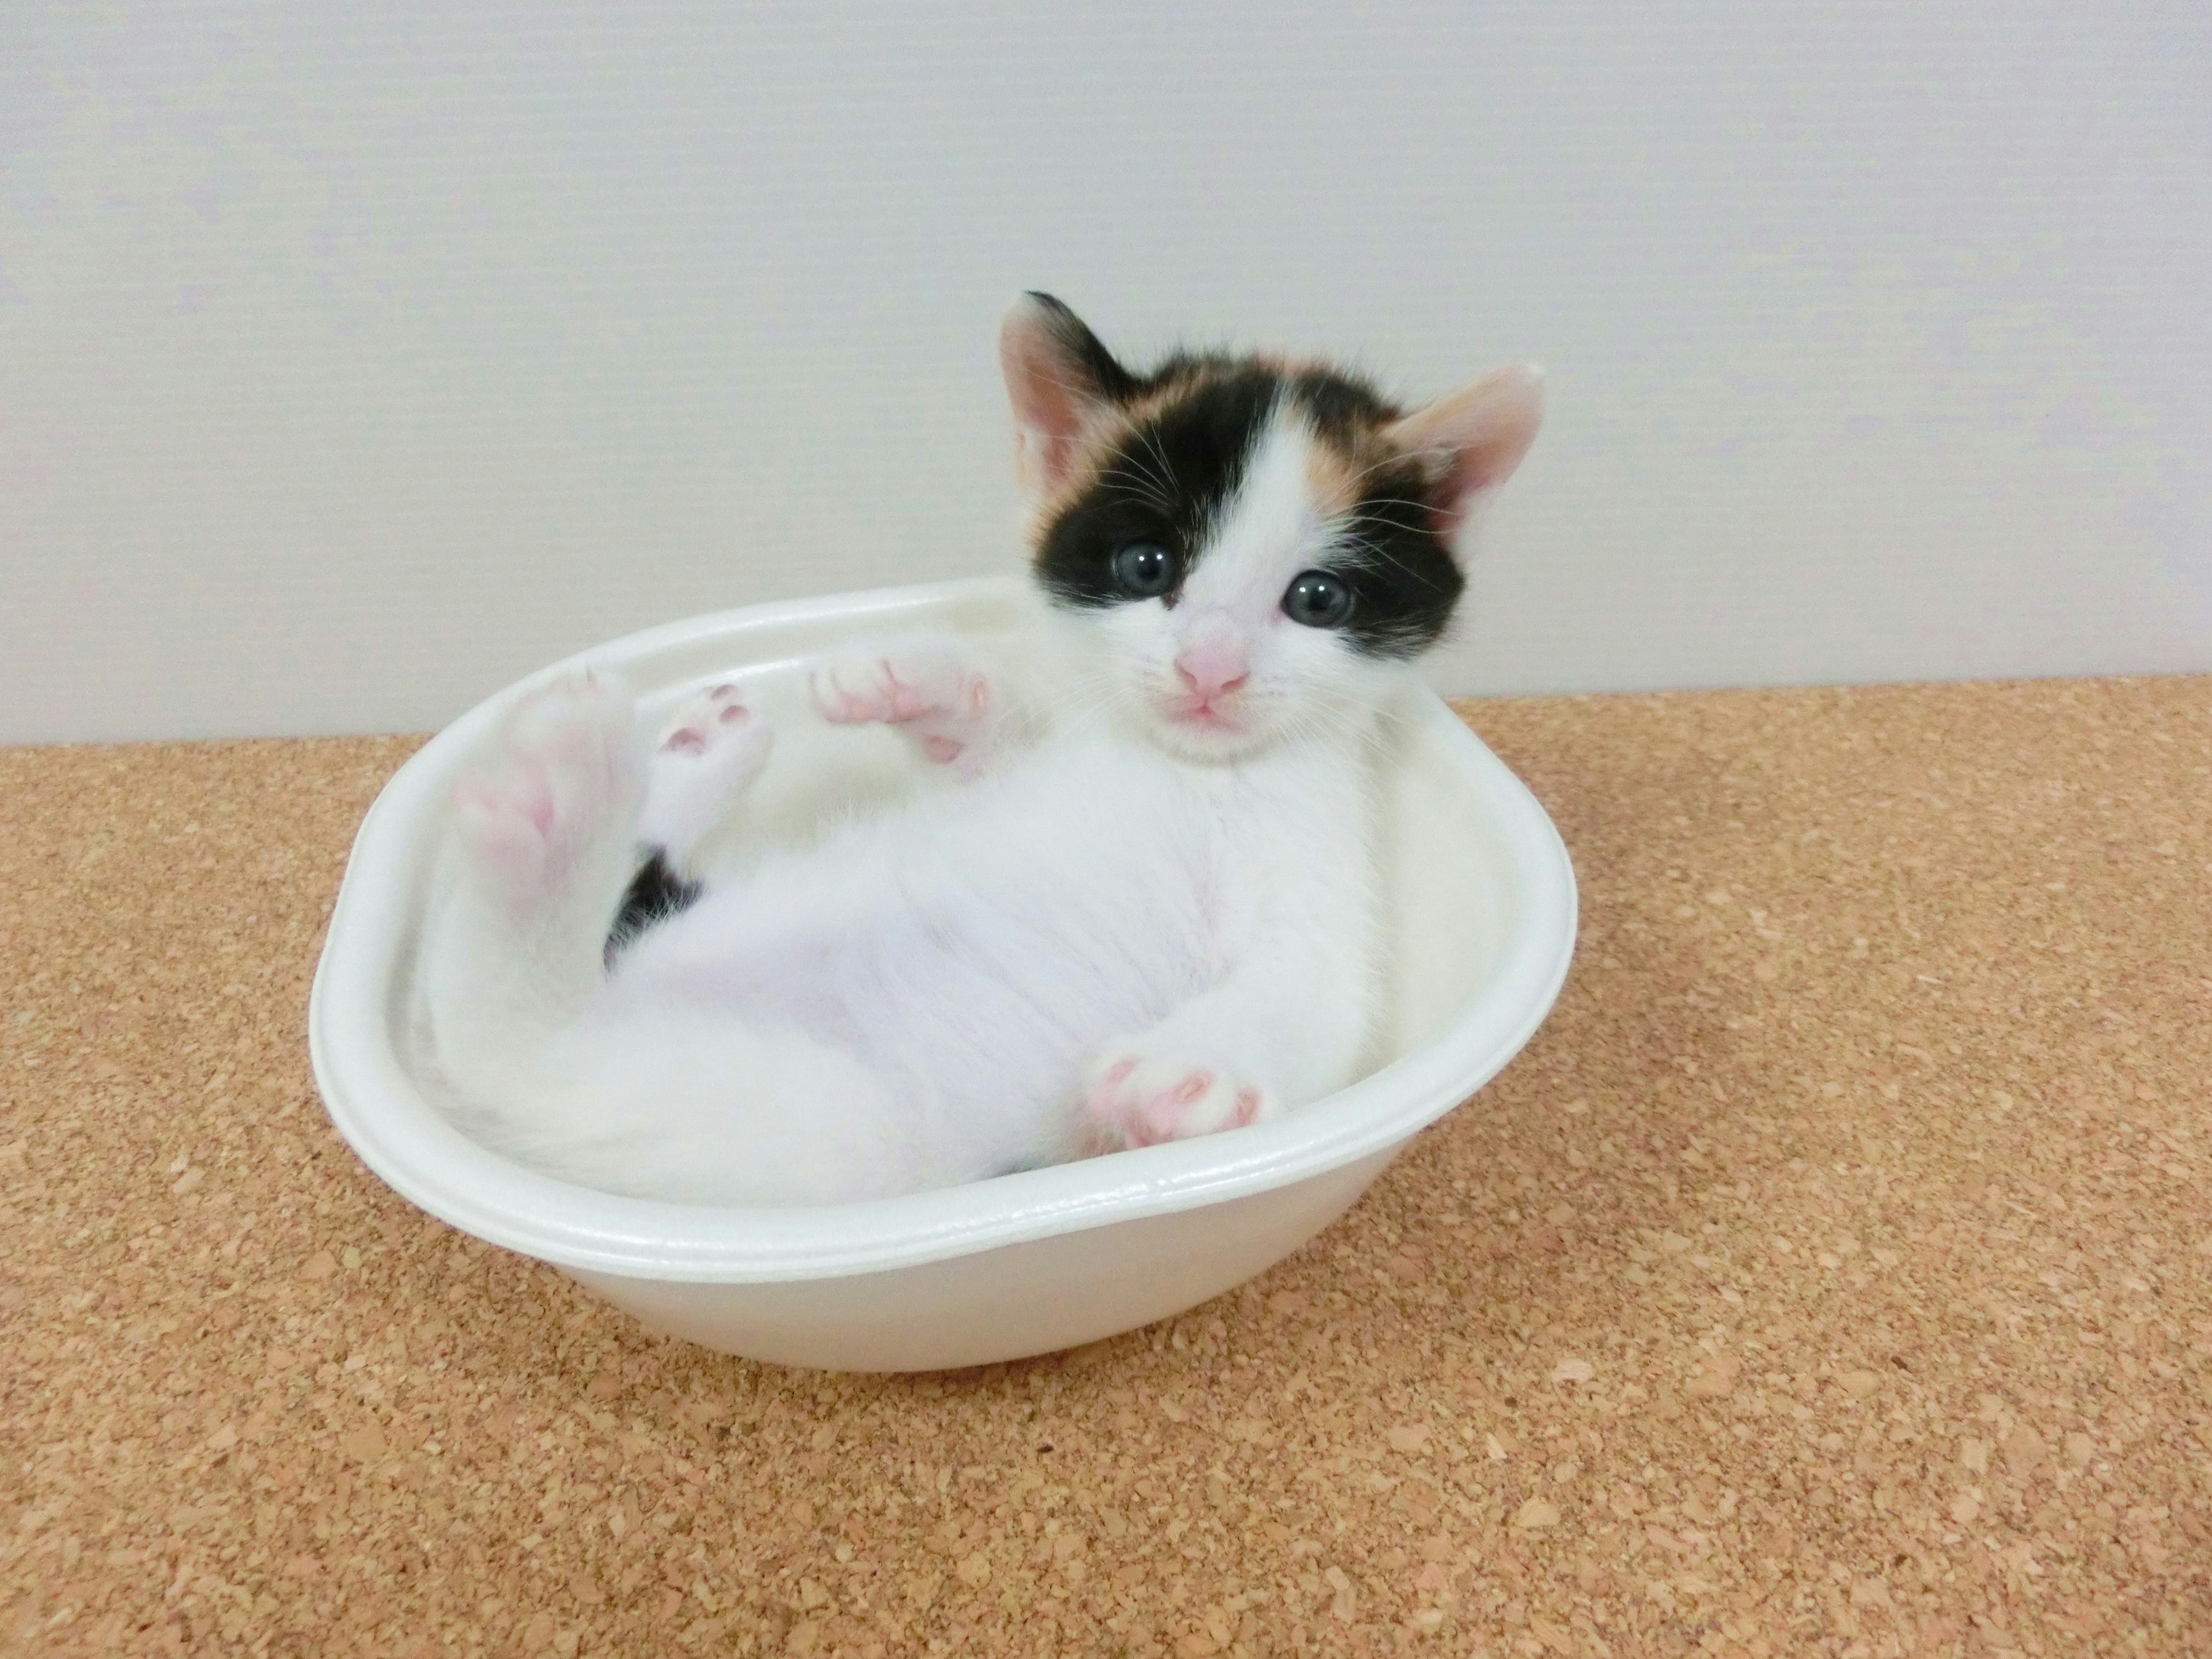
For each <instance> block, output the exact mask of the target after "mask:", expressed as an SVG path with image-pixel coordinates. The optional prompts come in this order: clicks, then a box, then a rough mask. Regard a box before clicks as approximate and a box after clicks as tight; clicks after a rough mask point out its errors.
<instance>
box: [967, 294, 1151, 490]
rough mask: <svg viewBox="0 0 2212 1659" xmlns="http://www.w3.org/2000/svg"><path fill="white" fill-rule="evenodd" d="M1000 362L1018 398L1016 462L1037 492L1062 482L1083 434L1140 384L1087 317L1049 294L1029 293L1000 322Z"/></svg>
mask: <svg viewBox="0 0 2212 1659" xmlns="http://www.w3.org/2000/svg"><path fill="white" fill-rule="evenodd" d="M999 362H1000V366H1001V367H1002V368H1004V369H1005V370H1006V396H1007V398H1008V399H1009V400H1011V401H1012V404H1013V406H1014V443H1015V464H1016V465H1017V466H1018V468H1019V470H1020V472H1021V477H1022V483H1023V484H1024V487H1026V488H1027V489H1029V490H1030V493H1031V494H1033V495H1045V494H1047V493H1048V492H1049V491H1050V490H1052V489H1055V488H1057V487H1058V486H1059V485H1060V483H1062V482H1063V481H1064V480H1065V479H1066V477H1067V476H1068V474H1069V472H1070V471H1072V470H1073V467H1074V465H1075V459H1076V456H1077V454H1078V453H1079V451H1080V448H1081V446H1082V442H1083V440H1084V438H1085V436H1086V435H1089V434H1090V433H1091V432H1094V431H1096V430H1097V428H1099V427H1101V426H1103V425H1104V424H1105V423H1106V422H1107V420H1108V418H1109V416H1111V415H1112V413H1113V411H1114V410H1115V407H1116V406H1117V405H1118V404H1121V402H1122V401H1123V400H1125V399H1126V398H1129V397H1130V396H1131V395H1133V393H1134V392H1136V390H1137V380H1136V377H1135V376H1134V375H1133V374H1130V373H1129V371H1128V370H1127V369H1126V368H1122V367H1121V364H1120V363H1118V362H1115V360H1114V354H1113V353H1112V352H1110V351H1109V350H1107V349H1106V348H1105V347H1104V346H1103V345H1101V344H1100V343H1098V337H1097V335H1095V334H1093V333H1092V332H1091V331H1090V330H1089V329H1087V328H1085V326H1084V325H1083V319H1081V318H1079V317H1078V316H1077V315H1076V314H1075V313H1073V312H1072V311H1070V310H1069V309H1068V308H1067V307H1066V306H1064V305H1062V304H1060V301H1057V300H1055V299H1054V298H1053V297H1052V295H1049V294H1024V295H1022V297H1021V298H1020V299H1018V300H1017V301H1014V303H1013V305H1012V307H1011V308H1010V309H1009V310H1008V311H1007V313H1006V321H1005V322H1003V323H1001V324H1000V325H999Z"/></svg>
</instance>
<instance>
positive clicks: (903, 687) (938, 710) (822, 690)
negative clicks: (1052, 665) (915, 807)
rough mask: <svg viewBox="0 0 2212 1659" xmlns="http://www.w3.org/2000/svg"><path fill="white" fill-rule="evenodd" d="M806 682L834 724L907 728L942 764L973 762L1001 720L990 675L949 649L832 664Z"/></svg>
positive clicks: (853, 657)
mask: <svg viewBox="0 0 2212 1659" xmlns="http://www.w3.org/2000/svg"><path fill="white" fill-rule="evenodd" d="M807 683H808V686H809V689H810V690H811V691H812V693H813V696H814V708H815V710H816V712H817V713H818V714H820V715H821V716H822V718H823V720H828V721H829V723H830V724H831V725H833V726H878V725H880V726H900V727H902V728H904V729H905V731H906V732H907V733H908V735H909V736H910V737H912V738H914V740H915V742H916V743H917V744H920V745H921V751H922V753H924V754H925V755H927V756H928V757H929V758H930V759H931V760H933V761H935V762H937V763H939V765H951V764H954V763H961V762H963V761H964V762H967V763H971V764H972V763H973V762H974V761H975V756H976V753H977V751H978V750H979V749H980V748H981V746H982V741H983V739H984V738H985V737H986V736H987V733H988V732H989V730H990V727H991V724H992V722H993V720H995V719H996V717H997V714H998V709H997V701H998V699H997V696H996V694H995V693H994V690H993V688H992V685H991V679H990V676H989V675H987V674H986V673H984V672H983V671H981V669H979V668H977V667H975V665H973V664H971V663H969V662H968V661H966V660H965V659H963V658H962V657H961V656H960V655H959V654H958V653H957V652H954V651H949V650H931V649H921V650H908V651H890V652H882V653H875V654H869V653H859V652H855V653H850V654H848V655H844V656H838V657H830V658H826V659H823V661H821V662H819V663H817V664H816V665H814V668H813V670H812V671H811V673H810V674H809V675H808V677H807Z"/></svg>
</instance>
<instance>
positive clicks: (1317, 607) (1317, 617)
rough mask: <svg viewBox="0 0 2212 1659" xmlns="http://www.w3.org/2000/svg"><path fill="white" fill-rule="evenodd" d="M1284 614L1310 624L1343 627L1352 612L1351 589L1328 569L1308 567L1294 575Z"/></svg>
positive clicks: (1284, 596)
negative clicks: (1305, 570)
mask: <svg viewBox="0 0 2212 1659" xmlns="http://www.w3.org/2000/svg"><path fill="white" fill-rule="evenodd" d="M1283 614H1284V615H1285V616H1286V617H1289V618H1290V619H1291V621H1292V622H1294V623H1304V625H1305V626H1306V627H1308V628H1341V627H1343V626H1344V624H1345V623H1346V622H1347V621H1348V620H1350V618H1351V616H1352V590H1351V589H1350V588H1348V587H1346V586H1345V585H1344V583H1343V581H1342V580H1341V579H1340V578H1338V577H1335V576H1332V575H1330V574H1328V571H1326V570H1309V571H1307V572H1305V573H1304V574H1303V575H1298V576H1294V577H1292V578H1291V586H1290V590H1289V592H1285V594H1284V595H1283Z"/></svg>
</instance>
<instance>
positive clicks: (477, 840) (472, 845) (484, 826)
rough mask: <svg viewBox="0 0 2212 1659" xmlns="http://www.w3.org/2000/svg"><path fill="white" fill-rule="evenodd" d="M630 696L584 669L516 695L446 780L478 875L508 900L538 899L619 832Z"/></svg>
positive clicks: (630, 734)
mask: <svg viewBox="0 0 2212 1659" xmlns="http://www.w3.org/2000/svg"><path fill="white" fill-rule="evenodd" d="M635 726H636V718H635V710H634V708H633V705H632V704H631V702H630V700H629V696H627V695H626V694H625V693H624V692H623V690H621V689H620V688H619V687H617V686H612V685H610V684H607V683H606V682H605V681H603V680H601V679H599V678H596V677H594V676H592V675H590V674H580V675H577V676H575V677H574V678H569V679H563V680H556V682H554V683H553V684H550V685H548V686H544V687H542V688H541V689H539V690H536V691H533V692H532V693H531V694H530V695H529V696H526V697H524V698H523V699H522V701H521V702H518V703H517V704H516V705H515V706H514V709H513V713H511V714H509V715H508V716H507V725H506V727H505V729H504V730H503V731H502V732H501V734H500V738H499V740H498V742H497V744H495V746H494V747H493V749H492V750H491V751H490V752H489V754H488V755H487V756H486V757H485V758H484V759H483V761H482V762H481V763H479V764H477V766H476V767H475V768H474V769H472V770H471V771H470V772H469V773H468V774H467V775H465V776H464V777H463V778H462V779H461V781H459V783H458V784H456V785H455V786H454V787H453V810H454V813H455V816H456V817H458V819H459V823H460V830H461V837H462V840H463V841H464V842H465V844H466V845H467V847H468V848H469V851H470V853H471V856H472V857H473V859H474V860H475V863H476V866H477V871H478V872H479V873H480V874H481V875H482V876H483V878H484V879H485V880H486V882H488V883H489V884H490V885H491V886H492V887H494V888H495V889H496V890H498V891H500V892H501V893H502V894H504V895H505V896H507V898H508V899H509V900H510V901H512V902H516V903H530V902H534V901H536V900H538V899H541V898H543V897H544V896H546V895H547V894H549V893H550V891H551V890H553V889H554V888H556V887H557V886H558V885H560V884H562V882H564V881H565V880H566V879H567V878H568V877H569V876H570V875H571V874H572V873H573V872H574V871H575V869H576V867H577V866H578V865H579V864H580V862H581V861H582V860H583V859H584V857H585V856H586V852H587V851H588V849H589V848H591V847H592V846H593V845H594V844H595V843H596V842H599V841H601V840H603V839H604V838H605V836H609V835H610V834H613V833H617V832H626V831H627V829H628V828H629V825H628V823H627V820H628V818H629V815H630V813H631V812H632V811H633V810H634V809H635V804H636V799H637V792H638V787H639V783H640V778H639V764H638V755H637V744H636V731H635Z"/></svg>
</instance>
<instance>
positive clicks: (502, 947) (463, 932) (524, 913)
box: [422, 675, 644, 1054]
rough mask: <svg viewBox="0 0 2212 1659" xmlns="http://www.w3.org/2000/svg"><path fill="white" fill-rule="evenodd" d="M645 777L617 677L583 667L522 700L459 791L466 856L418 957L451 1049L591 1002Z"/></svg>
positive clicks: (510, 1037)
mask: <svg viewBox="0 0 2212 1659" xmlns="http://www.w3.org/2000/svg"><path fill="white" fill-rule="evenodd" d="M643 785H644V768H643V765H642V763H641V757H640V755H639V753H638V743H637V736H636V715H635V707H634V705H633V704H632V702H631V701H630V699H629V696H628V695H627V694H626V693H625V692H623V690H620V689H619V688H618V687H616V686H613V685H611V684H607V683H606V682H605V681H603V680H599V679H597V678H592V676H590V675H582V676H579V677H576V678H572V679H566V680H562V681H558V682H556V684H552V685H550V686H547V687H544V688H543V689H542V690H538V691H535V692H532V694H530V695H529V696H526V697H525V698H523V699H522V700H521V701H520V702H519V703H517V704H516V705H515V707H514V708H513V711H512V712H511V713H510V714H508V716H507V720H506V723H505V725H504V726H503V727H502V729H501V732H500V735H499V737H498V738H496V739H495V741H494V742H493V744H491V745H490V747H489V750H488V751H487V752H486V754H485V755H484V756H483V758H482V759H481V760H479V762H478V763H477V765H476V766H475V767H473V768H472V769H471V770H470V771H469V772H468V773H467V774H466V775H465V776H464V777H463V778H462V779H461V781H459V783H458V784H457V785H456V786H455V787H454V790H453V812H454V817H455V821H456V826H457V829H458V831H459V834H458V836H457V841H458V842H459V845H458V848H457V849H456V851H457V854H458V856H457V857H456V858H455V860H454V861H453V878H452V881H451V884H450V885H449V887H448V888H447V890H446V891H445V892H444V894H443V895H442V900H441V905H440V908H439V909H438V910H437V912H436V914H435V915H434V916H433V918H432V920H431V922H430V925H429V927H428V930H427V931H426V933H425V936H424V941H423V948H422V983H423V988H424V994H425V996H426V999H427V1005H428V1011H429V1013H430V1016H431V1018H432V1021H433V1024H434V1026H435V1029H436V1031H437V1035H438V1041H439V1045H440V1048H441V1052H442V1053H447V1054H453V1053H457V1052H459V1050H461V1049H465V1048H474V1049H483V1048H500V1047H507V1046H511V1045H513V1044H514V1043H516V1042H522V1041H525V1040H526V1039H527V1038H528V1037H529V1036H531V1035H532V1034H542V1033H543V1032H544V1031H545V1030H550V1029H552V1028H553V1027H555V1026H557V1025H559V1024H562V1023H563V1022H564V1021H566V1020H568V1019H570V1018H574V1016H575V1015H576V1014H577V1013H578V1012H580V1010H581V1009H582V1008H583V1007H584V1006H586V1004H587V1003H588V1002H589V1000H590V999H591V998H592V994H594V993H595V991H596V989H597V987H598V985H599V975H600V946H601V942H602V941H603V940H604V939H605V937H606V928H607V922H608V919H609V918H610V917H611V916H612V915H614V912H615V907H616V904H617V901H618V900H619V898H620V897H621V895H622V891H623V884H624V883H626V882H627V881H628V880H629V878H630V875H631V873H632V872H633V870H634V868H635V829H636V822H637V810H638V805H639V802H640V799H641V796H642V793H643Z"/></svg>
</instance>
